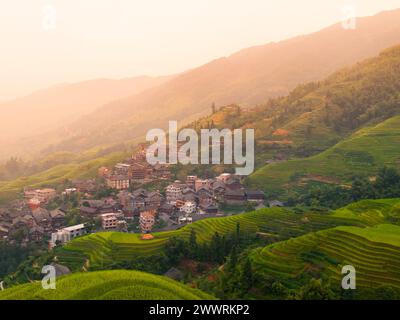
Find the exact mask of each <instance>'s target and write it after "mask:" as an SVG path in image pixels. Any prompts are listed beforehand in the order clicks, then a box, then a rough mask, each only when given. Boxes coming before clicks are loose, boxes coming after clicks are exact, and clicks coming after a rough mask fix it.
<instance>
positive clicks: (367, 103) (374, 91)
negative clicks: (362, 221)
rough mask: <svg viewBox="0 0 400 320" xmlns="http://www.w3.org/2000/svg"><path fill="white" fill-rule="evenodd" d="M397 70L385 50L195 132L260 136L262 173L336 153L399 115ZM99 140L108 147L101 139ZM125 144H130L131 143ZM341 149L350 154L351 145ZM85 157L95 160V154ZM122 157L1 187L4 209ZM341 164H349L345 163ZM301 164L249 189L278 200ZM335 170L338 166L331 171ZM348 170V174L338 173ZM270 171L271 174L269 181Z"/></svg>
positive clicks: (359, 157)
mask: <svg viewBox="0 0 400 320" xmlns="http://www.w3.org/2000/svg"><path fill="white" fill-rule="evenodd" d="M399 69H400V46H398V47H394V48H390V49H387V50H385V51H383V52H382V53H381V54H380V55H379V56H377V57H375V58H372V59H368V60H366V61H363V62H361V63H358V64H357V65H355V66H353V67H351V68H346V69H343V70H341V71H339V72H336V73H334V74H333V75H332V76H330V77H329V78H327V79H326V80H325V81H322V82H319V83H309V84H306V85H300V86H298V87H297V88H296V89H295V90H293V91H292V92H291V93H290V94H289V95H288V96H286V97H283V98H279V99H275V100H272V101H269V102H268V103H266V104H265V105H262V106H258V107H257V108H255V109H252V110H247V111H238V110H237V108H228V109H227V110H225V111H223V112H220V113H217V114H214V115H212V116H211V117H206V118H203V119H199V120H198V121H195V122H193V123H192V124H190V126H191V127H194V128H196V129H199V128H200V127H208V125H209V124H211V122H213V123H214V125H215V126H216V127H218V128H221V127H222V128H236V129H237V128H254V129H255V131H256V140H257V152H256V161H257V164H258V166H260V165H263V164H264V163H265V160H266V159H269V158H272V157H273V156H274V155H276V154H280V153H283V154H285V155H287V156H290V157H292V156H301V157H304V156H305V155H309V154H316V153H317V152H320V151H323V150H326V149H327V148H329V147H331V146H333V145H334V144H335V143H337V142H338V141H340V140H341V139H343V138H344V137H346V136H348V135H349V134H350V133H352V132H354V131H355V130H358V129H360V128H363V127H365V126H366V125H371V123H377V122H380V121H383V120H385V119H387V118H389V117H391V116H393V115H396V114H399V110H398V107H397V106H398V104H399V103H400V96H399V94H398V92H399V90H400V77H399V74H400V73H399V72H398V70H399ZM107 121H109V119H107ZM395 125H396V123H395V124H394V129H396V128H395ZM114 129H115V128H114ZM277 129H284V130H286V131H287V135H284V136H280V135H276V134H275V131H276V130H277ZM395 132H397V131H395ZM107 137H108V136H107ZM107 137H103V138H107ZM96 138H97V139H100V140H101V139H102V138H101V137H100V136H98V135H97V136H96ZM387 138H390V139H392V147H393V146H395V145H396V143H397V142H398V140H396V139H397V136H396V134H395V135H394V136H392V137H391V136H389V135H385V136H384V137H383V139H381V140H384V139H387ZM377 139H378V138H377V136H374V137H371V141H367V140H364V142H365V145H366V146H368V143H369V142H371V143H374V142H376V141H377ZM71 142H74V143H75V142H76V141H71ZM80 142H81V141H80ZM133 142H136V143H137V142H139V138H136V139H134V140H132V141H131V145H132V144H133ZM347 142H348V141H347ZM378 142H379V141H378ZM124 143H125V144H126V143H127V141H125V142H124ZM345 144H346V142H345ZM350 147H352V146H350ZM350 147H349V148H350ZM343 148H346V145H344V146H343ZM393 150H394V149H392V150H390V151H393ZM345 151H346V150H345ZM384 151H385V152H386V150H382V149H379V148H378V149H377V152H375V153H374V154H373V156H374V162H373V163H372V164H370V163H368V161H369V159H370V156H371V155H370V154H366V153H365V152H364V150H361V153H359V154H355V155H354V154H348V153H347V154H346V153H344V154H343V153H340V152H339V153H337V154H331V155H329V156H331V157H332V159H331V161H330V162H329V163H328V165H327V164H326V163H325V162H323V161H322V162H321V164H320V163H319V161H320V160H321V159H320V158H318V157H317V158H311V160H312V161H313V164H312V169H315V170H316V171H317V172H322V173H326V174H329V173H332V174H336V173H338V174H339V175H342V176H344V175H346V173H347V172H349V171H350V170H351V169H353V167H354V168H355V170H356V171H357V170H358V171H361V170H364V168H365V166H364V164H365V163H367V165H371V166H372V167H375V166H377V165H378V164H383V163H384V162H385V161H386V159H387V157H386V155H385V154H384ZM87 152H89V153H90V150H89V151H87ZM368 152H370V150H368ZM324 154H325V153H324ZM393 156H394V155H393ZM124 157H125V156H122V155H121V156H118V153H111V154H109V155H107V156H103V157H95V158H94V159H93V158H91V160H90V161H88V160H86V161H85V160H84V161H83V162H81V163H79V162H76V161H77V160H76V159H75V160H74V161H72V162H68V163H66V164H63V165H60V166H56V167H54V168H52V169H49V170H47V171H44V172H41V173H39V174H36V175H32V176H30V177H27V178H20V179H16V180H14V181H10V182H0V201H1V200H3V201H4V200H7V199H10V198H13V197H16V195H17V194H18V192H19V191H20V190H21V188H22V187H24V186H38V185H46V184H55V183H59V182H60V181H62V180H63V179H65V178H79V177H87V176H91V175H93V173H94V171H95V168H96V167H98V166H101V165H104V164H105V165H106V164H109V163H114V162H116V161H118V160H121V159H123V158H124ZM319 157H323V155H320V156H319ZM343 157H344V158H345V160H343V159H342V158H343ZM111 159H112V160H111ZM353 159H355V161H354V160H353ZM322 160H324V159H322ZM389 160H390V159H389ZM299 161H300V162H297V161H290V162H288V163H287V164H286V166H285V167H282V170H280V169H281V167H280V166H279V165H276V166H271V167H268V169H266V168H262V169H260V170H259V171H257V172H256V173H255V175H254V178H251V179H250V182H251V183H253V184H255V185H258V186H260V187H262V188H265V189H266V190H267V191H270V192H272V193H278V191H279V190H278V189H279V188H281V187H282V183H283V184H284V183H285V182H287V181H288V180H289V179H290V176H291V174H292V173H293V172H295V171H297V170H298V169H297V168H298V167H299V166H301V165H302V164H303V163H302V161H310V159H307V160H299ZM336 161H337V166H336ZM343 161H344V162H353V164H352V167H351V168H350V170H347V168H348V167H347V166H345V164H346V165H347V163H343ZM382 162H383V163H382ZM332 163H334V164H335V166H332V165H331V164H332ZM358 164H360V165H358ZM203 167H204V166H203ZM274 168H276V171H274V172H273V173H271V174H268V172H269V170H274ZM286 169H288V170H286ZM342 169H343V170H345V172H343V173H340V171H341V170H342ZM346 170H347V171H346ZM264 171H267V172H265V173H264ZM278 171H279V172H278ZM300 171H301V170H300ZM327 171H328V172H327Z"/></svg>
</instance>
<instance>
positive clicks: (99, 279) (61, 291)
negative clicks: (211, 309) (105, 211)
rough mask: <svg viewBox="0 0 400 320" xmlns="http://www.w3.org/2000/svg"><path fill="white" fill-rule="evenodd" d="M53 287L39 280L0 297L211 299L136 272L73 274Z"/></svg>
mask: <svg viewBox="0 0 400 320" xmlns="http://www.w3.org/2000/svg"><path fill="white" fill-rule="evenodd" d="M56 286H57V289H56V290H44V289H42V285H41V283H40V282H34V283H29V284H25V285H19V286H16V287H13V288H10V289H7V290H5V291H2V292H0V300H211V299H214V298H213V297H212V296H211V295H209V294H206V293H204V292H202V291H200V290H196V289H192V288H190V287H188V286H185V285H183V284H181V283H179V282H176V281H174V280H171V279H169V278H166V277H162V276H155V275H152V274H148V273H144V272H138V271H120V270H116V271H100V272H88V273H74V274H71V275H67V276H63V277H60V278H58V279H57V282H56Z"/></svg>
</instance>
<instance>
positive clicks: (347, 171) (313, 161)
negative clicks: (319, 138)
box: [248, 116, 400, 193]
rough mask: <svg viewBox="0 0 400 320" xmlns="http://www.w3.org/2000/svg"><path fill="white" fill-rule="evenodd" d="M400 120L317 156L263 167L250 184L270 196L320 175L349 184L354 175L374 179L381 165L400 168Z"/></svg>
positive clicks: (364, 133)
mask: <svg viewBox="0 0 400 320" xmlns="http://www.w3.org/2000/svg"><path fill="white" fill-rule="evenodd" d="M399 145H400V117H399V116H396V117H393V118H391V119H389V120H386V121H384V122H383V123H380V124H378V125H376V126H374V127H369V128H364V129H361V130H360V131H358V132H356V133H355V134H353V135H352V136H351V137H349V138H348V139H345V140H344V141H342V142H340V143H338V144H337V145H335V146H334V147H332V148H330V149H328V150H326V151H325V152H322V153H320V154H318V155H316V156H313V157H310V158H306V159H297V160H290V161H287V162H284V163H277V164H272V165H267V166H264V167H263V168H261V169H259V170H257V171H256V172H255V173H254V174H253V175H252V176H251V177H249V180H248V181H249V184H251V185H254V186H258V187H261V188H264V189H265V190H266V191H267V192H269V193H279V191H280V192H286V191H288V190H287V189H289V188H293V187H297V186H299V182H300V181H299V179H297V181H293V177H295V176H296V174H297V175H298V176H300V177H301V176H304V175H305V176H309V175H321V176H324V177H329V178H338V179H339V180H341V181H343V182H346V180H347V179H348V178H350V177H351V176H352V175H354V174H359V175H374V174H375V173H376V172H377V170H378V168H379V167H380V166H382V165H390V166H397V167H399V164H400V162H399V161H400V156H399Z"/></svg>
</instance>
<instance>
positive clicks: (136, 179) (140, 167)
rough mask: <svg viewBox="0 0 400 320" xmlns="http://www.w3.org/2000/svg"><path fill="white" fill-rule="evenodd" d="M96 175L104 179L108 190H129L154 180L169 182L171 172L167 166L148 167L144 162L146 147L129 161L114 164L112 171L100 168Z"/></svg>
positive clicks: (141, 146) (140, 147)
mask: <svg viewBox="0 0 400 320" xmlns="http://www.w3.org/2000/svg"><path fill="white" fill-rule="evenodd" d="M98 175H99V176H100V177H102V178H104V179H105V181H106V184H107V186H108V187H109V188H112V189H117V190H125V189H129V187H130V186H131V185H132V184H144V183H148V182H151V181H154V180H169V179H171V172H170V170H169V166H168V165H167V164H156V165H150V164H149V163H148V162H147V160H146V145H145V144H143V145H140V146H139V150H138V151H137V152H136V153H135V154H134V155H133V156H132V157H131V158H129V159H126V160H125V161H124V162H122V163H118V164H116V165H115V166H114V167H113V168H112V169H109V168H106V167H101V168H99V170H98Z"/></svg>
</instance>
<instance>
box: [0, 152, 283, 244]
mask: <svg viewBox="0 0 400 320" xmlns="http://www.w3.org/2000/svg"><path fill="white" fill-rule="evenodd" d="M98 175H99V176H100V177H101V178H103V179H104V180H103V181H105V184H106V186H107V187H109V188H112V189H114V190H116V191H118V194H117V195H116V196H115V195H114V196H109V197H103V198H101V199H95V197H94V195H95V193H96V192H97V191H98V190H99V188H101V185H100V184H99V181H98V179H97V180H96V179H90V180H84V181H72V187H69V188H67V189H65V190H64V191H63V192H62V193H61V194H60V195H61V197H64V196H69V195H71V194H75V193H78V194H79V197H77V198H76V199H77V200H76V201H77V207H74V208H77V209H78V212H79V214H80V216H81V217H84V218H87V219H86V220H88V221H89V220H90V221H93V220H97V221H99V222H100V226H101V229H102V230H107V231H109V230H116V231H122V232H126V231H128V224H129V223H130V222H133V223H134V225H136V226H137V227H138V228H139V229H140V231H141V233H142V238H143V239H151V238H152V235H151V232H152V231H153V229H154V227H155V224H156V223H157V222H160V221H164V224H163V226H164V228H166V229H167V230H168V229H173V228H177V227H179V226H181V225H184V224H188V223H192V222H193V221H195V220H199V219H203V218H206V217H210V216H216V215H222V213H221V206H222V205H223V206H225V207H226V206H229V205H232V206H233V205H234V206H240V205H244V204H246V203H247V202H254V203H257V204H264V201H265V195H264V193H263V192H262V191H259V190H248V189H246V188H245V186H244V185H242V183H241V180H240V178H239V177H237V176H235V175H233V174H229V173H223V174H221V175H219V176H218V177H216V178H212V179H202V178H199V177H197V176H187V177H186V179H185V180H184V181H178V180H177V181H174V182H172V183H170V184H169V185H168V186H167V187H166V188H165V189H164V190H161V191H160V190H153V191H149V190H146V189H144V188H143V185H145V184H146V183H148V182H151V181H154V180H157V181H160V180H164V181H171V173H170V170H169V167H168V165H165V164H157V165H149V164H148V163H147V161H146V152H145V146H144V145H142V146H141V147H140V148H139V151H138V152H136V153H135V154H134V155H133V156H132V157H131V158H129V159H127V160H125V161H124V162H122V163H118V164H117V165H115V166H114V167H113V168H112V169H109V168H106V167H101V168H100V169H99V170H98ZM103 185H104V184H103ZM132 190H133V191H132ZM55 197H57V192H56V190H54V189H51V188H42V189H25V190H24V199H23V200H19V201H14V202H13V204H12V205H11V206H10V207H9V208H7V210H2V209H0V239H1V238H8V239H11V237H10V235H14V234H16V233H17V231H18V230H22V234H23V235H22V237H23V242H26V243H27V242H29V241H41V240H42V239H43V238H44V237H45V236H47V237H49V238H51V240H50V245H51V246H55V245H57V244H58V243H66V242H68V241H70V240H71V239H73V238H75V237H77V236H81V235H83V234H85V233H86V232H87V231H88V230H87V228H86V227H85V225H84V224H79V225H75V226H67V225H66V214H67V211H68V210H67V209H65V210H64V209H63V208H62V207H61V208H58V209H55V210H47V209H46V207H48V206H46V205H47V204H48V203H49V202H50V201H51V200H53V199H54V198H55ZM280 205H282V203H280V202H274V203H270V206H280ZM135 223H136V224H135ZM20 233H21V232H20Z"/></svg>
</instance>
